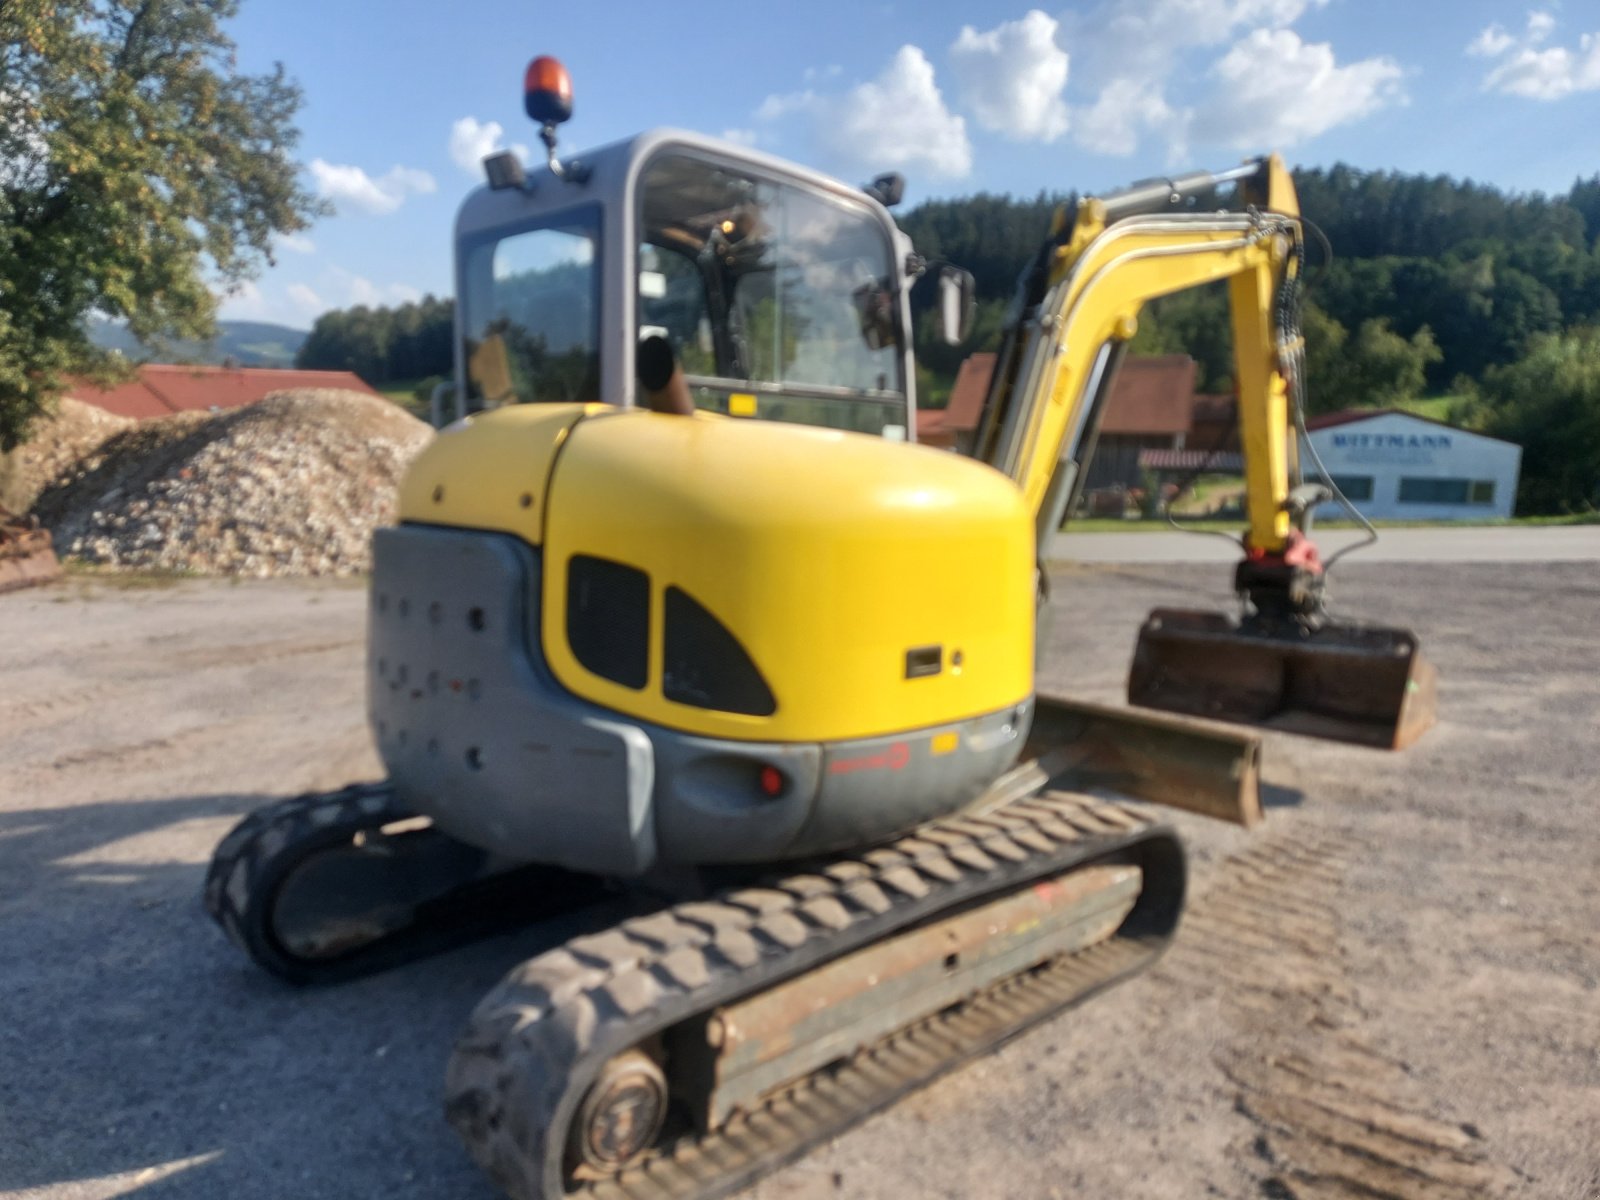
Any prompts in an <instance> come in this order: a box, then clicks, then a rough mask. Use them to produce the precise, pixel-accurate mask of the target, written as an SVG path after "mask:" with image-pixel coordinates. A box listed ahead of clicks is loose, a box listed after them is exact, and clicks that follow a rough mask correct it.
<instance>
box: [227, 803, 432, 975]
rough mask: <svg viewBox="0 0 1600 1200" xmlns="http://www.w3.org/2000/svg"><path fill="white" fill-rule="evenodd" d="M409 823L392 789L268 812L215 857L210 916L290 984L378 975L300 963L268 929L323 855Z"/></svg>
mask: <svg viewBox="0 0 1600 1200" xmlns="http://www.w3.org/2000/svg"><path fill="white" fill-rule="evenodd" d="M408 815H409V814H408V813H406V811H405V810H404V809H402V808H401V807H400V803H399V801H398V799H397V798H396V796H395V793H394V788H393V787H392V786H390V785H389V784H388V783H356V784H351V785H350V786H348V787H344V788H340V789H339V790H338V791H336V792H308V793H306V794H305V795H302V796H295V797H293V798H292V799H289V800H280V801H278V802H277V803H274V804H267V805H263V806H262V807H261V808H258V809H256V810H255V811H254V812H252V813H250V814H248V815H247V816H246V817H245V818H244V819H243V820H241V821H240V822H239V823H238V824H237V825H235V826H234V827H233V828H232V829H231V830H230V831H229V832H228V835H227V837H225V838H223V839H222V841H221V842H220V843H218V845H217V848H216V850H215V851H214V852H213V853H212V856H211V866H210V867H209V868H208V869H207V871H206V882H205V891H204V896H205V905H206V911H207V912H209V913H210V914H211V917H212V919H213V920H214V921H216V922H217V924H218V925H220V926H222V929H223V931H224V932H225V933H226V934H227V935H228V938H229V940H230V941H232V942H233V943H234V945H236V946H238V947H239V948H240V949H241V950H243V951H244V952H245V953H246V954H248V955H249V956H250V957H251V958H252V959H253V960H255V962H256V963H257V965H259V966H261V967H262V968H263V969H265V970H267V971H269V972H271V973H272V974H274V975H277V976H279V977H280V978H283V979H287V980H289V981H290V982H291V983H309V982H322V981H327V982H332V981H334V980H335V979H340V978H348V977H349V976H351V975H354V974H364V973H366V972H368V971H371V970H375V969H378V964H376V963H372V962H369V961H363V962H362V963H361V964H360V966H359V967H358V968H356V969H352V963H351V962H346V961H344V960H335V961H334V962H330V963H328V964H324V965H322V966H320V967H319V966H318V965H317V964H312V963H305V962H302V961H301V960H298V959H296V958H294V957H293V956H292V955H290V954H289V953H288V952H287V951H286V950H285V949H284V948H283V947H282V946H281V945H280V944H279V943H278V941H277V939H276V938H275V937H274V936H273V935H272V932H271V929H270V928H269V922H270V917H271V907H272V900H273V899H274V897H275V895H276V892H277V887H278V885H279V884H280V883H282V882H283V880H284V878H286V877H287V875H288V874H289V873H290V872H291V871H292V870H293V869H294V867H295V866H297V865H298V864H300V863H302V862H304V861H305V859H306V858H307V857H309V855H310V854H313V853H315V852H316V850H318V849H321V848H327V849H333V848H336V847H340V846H345V845H348V844H349V843H350V840H351V839H352V838H353V837H354V836H355V835H356V834H357V833H360V832H362V831H364V830H369V829H376V828H379V827H381V826H383V825H387V824H389V823H390V822H392V821H398V820H401V819H403V818H404V817H406V816H408ZM291 847H292V848H293V849H294V850H295V852H296V853H295V854H294V855H293V856H292V858H290V859H288V860H285V859H284V858H283V855H284V851H285V850H287V849H289V848H291ZM383 965H387V964H386V963H385V964H383Z"/></svg>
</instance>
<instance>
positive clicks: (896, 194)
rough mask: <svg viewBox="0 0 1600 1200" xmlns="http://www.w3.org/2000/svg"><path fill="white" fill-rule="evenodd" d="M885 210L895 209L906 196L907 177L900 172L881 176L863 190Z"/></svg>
mask: <svg viewBox="0 0 1600 1200" xmlns="http://www.w3.org/2000/svg"><path fill="white" fill-rule="evenodd" d="M861 190H862V191H863V192H865V193H866V194H867V195H869V196H871V197H872V198H873V199H874V200H876V201H877V202H878V203H879V204H881V205H883V206H884V207H885V208H893V207H894V206H895V205H896V204H899V203H900V200H901V198H902V197H903V196H904V195H905V194H906V177H905V176H904V175H902V174H900V172H899V171H889V172H886V173H885V174H882V175H879V176H878V177H877V178H876V179H874V180H873V181H872V182H871V183H869V184H867V185H866V186H865V187H863V188H862V189H861Z"/></svg>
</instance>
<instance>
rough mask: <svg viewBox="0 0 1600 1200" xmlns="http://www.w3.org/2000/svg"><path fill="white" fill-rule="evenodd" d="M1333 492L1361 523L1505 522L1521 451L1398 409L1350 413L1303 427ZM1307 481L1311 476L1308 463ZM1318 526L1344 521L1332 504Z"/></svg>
mask: <svg viewBox="0 0 1600 1200" xmlns="http://www.w3.org/2000/svg"><path fill="white" fill-rule="evenodd" d="M1306 428H1307V432H1308V433H1309V434H1310V438H1311V444H1312V446H1313V447H1315V449H1316V452H1317V455H1318V456H1319V457H1320V458H1321V459H1322V462H1323V465H1324V466H1325V467H1327V469H1328V474H1329V475H1331V476H1332V477H1333V480H1334V482H1335V483H1336V484H1338V486H1339V490H1340V491H1342V492H1344V494H1345V495H1346V496H1347V497H1348V498H1349V499H1350V501H1351V503H1353V504H1354V505H1355V506H1356V507H1357V508H1358V509H1360V510H1361V512H1362V513H1364V514H1365V515H1366V516H1368V517H1372V518H1383V519H1386V520H1414V521H1467V520H1482V519H1483V518H1485V517H1509V516H1510V515H1511V511H1512V507H1513V505H1514V504H1515V501H1516V496H1517V475H1518V471H1519V470H1520V468H1521V461H1522V447H1520V446H1517V445H1513V444H1512V443H1510V442H1503V441H1501V440H1500V439H1498V438H1492V437H1486V436H1485V435H1483V434H1481V433H1472V432H1471V431H1469V430H1466V429H1460V428H1458V427H1456V426H1454V425H1445V424H1443V423H1441V422H1438V421H1430V420H1428V419H1427V418H1426V417H1418V416H1415V415H1413V414H1411V413H1407V412H1401V411H1400V410H1398V409H1353V410H1350V411H1348V412H1340V413H1328V414H1325V415H1323V416H1320V417H1312V418H1311V419H1310V420H1308V421H1307V422H1306ZM1303 462H1304V465H1305V470H1306V475H1307V477H1308V478H1310V477H1312V475H1313V464H1312V463H1311V461H1310V458H1309V456H1306V458H1305V459H1303ZM1316 515H1317V516H1318V517H1319V518H1328V517H1338V516H1342V515H1344V510H1343V508H1342V507H1341V506H1340V505H1339V504H1337V503H1333V504H1325V505H1323V506H1321V507H1320V508H1318V509H1317V514H1316Z"/></svg>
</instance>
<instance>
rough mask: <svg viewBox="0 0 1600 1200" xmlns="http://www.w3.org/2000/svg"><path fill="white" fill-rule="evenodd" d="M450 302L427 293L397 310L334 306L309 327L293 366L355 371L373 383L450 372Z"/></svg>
mask: <svg viewBox="0 0 1600 1200" xmlns="http://www.w3.org/2000/svg"><path fill="white" fill-rule="evenodd" d="M452 312H453V306H452V305H451V303H450V301H449V300H436V299H434V298H433V297H432V296H424V297H423V298H422V299H421V300H420V301H418V302H417V303H415V304H402V305H400V306H398V307H397V308H368V307H367V306H366V305H361V306H359V307H356V308H345V309H336V310H334V311H332V312H325V313H323V314H322V315H321V316H320V317H318V318H317V321H316V324H315V325H313V326H312V327H311V333H310V334H309V335H308V336H307V337H306V340H305V341H304V342H303V343H301V346H300V351H299V353H298V354H296V355H295V360H294V362H295V366H297V367H303V368H308V369H313V370H323V371H354V372H355V373H356V374H357V375H359V376H361V378H362V379H364V380H366V381H367V382H368V383H371V384H379V383H393V382H397V381H402V380H404V381H410V380H414V379H423V378H426V377H428V376H433V375H441V376H448V375H449V374H450V356H451V320H452Z"/></svg>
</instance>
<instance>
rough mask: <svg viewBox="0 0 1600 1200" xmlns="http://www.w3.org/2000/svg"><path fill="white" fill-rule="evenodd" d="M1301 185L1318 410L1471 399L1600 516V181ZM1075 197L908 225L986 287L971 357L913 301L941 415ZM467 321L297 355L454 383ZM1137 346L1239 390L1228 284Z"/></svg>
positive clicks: (1558, 486)
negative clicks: (944, 339) (1546, 191)
mask: <svg viewBox="0 0 1600 1200" xmlns="http://www.w3.org/2000/svg"><path fill="white" fill-rule="evenodd" d="M1295 182H1296V184H1297V186H1298V188H1299V191H1300V200H1301V208H1302V211H1303V212H1304V214H1305V215H1306V217H1307V218H1308V219H1309V220H1310V221H1311V222H1314V223H1315V225H1316V227H1317V228H1318V229H1320V230H1321V231H1322V233H1323V234H1325V235H1326V238H1327V241H1328V243H1329V244H1330V245H1331V247H1332V257H1331V259H1330V258H1329V257H1328V256H1327V255H1326V254H1325V253H1324V252H1323V250H1322V247H1321V243H1320V241H1319V240H1318V239H1317V238H1316V237H1313V238H1312V239H1311V242H1312V244H1311V248H1310V263H1311V266H1310V269H1309V271H1308V276H1307V289H1306V299H1307V305H1306V310H1305V313H1304V325H1305V332H1306V340H1307V358H1308V372H1307V373H1308V376H1309V384H1310V388H1309V391H1310V396H1311V403H1312V405H1313V407H1314V408H1316V409H1318V410H1333V409H1341V408H1349V407H1359V406H1383V405H1390V404H1394V403H1397V402H1402V401H1406V400H1410V399H1414V398H1419V397H1423V396H1430V395H1432V396H1438V395H1444V394H1450V395H1453V396H1454V397H1456V399H1455V401H1454V403H1453V404H1452V406H1451V409H1450V416H1451V418H1452V419H1454V420H1458V421H1462V422H1465V423H1469V424H1472V425H1474V426H1476V427H1478V428H1481V429H1483V430H1485V431H1486V432H1489V433H1492V434H1494V435H1496V436H1500V437H1505V438H1508V439H1510V440H1513V441H1516V442H1518V443H1519V444H1522V445H1523V446H1524V448H1525V453H1524V459H1523V475H1524V481H1525V485H1524V488H1523V497H1522V503H1523V505H1524V507H1525V508H1527V509H1529V510H1535V511H1537V510H1545V511H1559V510H1561V509H1571V508H1583V507H1585V506H1588V507H1595V506H1597V505H1600V333H1592V332H1585V329H1586V328H1587V327H1594V326H1600V174H1597V175H1595V176H1594V177H1592V178H1590V179H1587V180H1580V181H1578V182H1577V183H1575V184H1574V185H1573V186H1572V188H1571V189H1570V190H1569V191H1568V192H1567V193H1566V194H1565V195H1557V196H1548V197H1547V196H1540V195H1532V196H1526V195H1516V194H1509V193H1506V192H1502V191H1500V190H1498V189H1496V188H1493V187H1490V186H1487V185H1484V184H1478V183H1472V182H1460V181H1456V180H1452V179H1449V178H1445V177H1442V176H1422V175H1403V174H1398V173H1393V172H1371V171H1360V170H1356V169H1354V168H1352V167H1346V166H1334V167H1331V168H1317V169H1313V170H1302V171H1297V172H1296V173H1295ZM1071 199H1072V198H1071V197H1070V196H1066V195H1060V196H1052V195H1047V194H1041V195H1039V196H1037V197H1034V198H1032V199H1021V200H1019V199H1013V198H1011V197H1007V196H993V195H976V196H971V197H966V198H963V199H959V200H937V201H929V202H927V203H924V204H922V205H919V206H918V207H917V208H915V209H912V210H910V211H909V212H906V213H904V214H901V215H900V217H899V219H900V224H901V226H902V227H903V228H904V229H905V230H906V232H907V233H908V234H910V235H911V238H912V240H913V242H914V244H915V245H916V247H917V249H918V251H919V252H920V253H921V254H923V255H924V256H926V257H927V258H929V259H930V260H943V261H948V262H952V263H955V264H957V265H959V266H963V267H966V268H967V269H968V270H970V271H971V272H972V273H973V275H974V276H975V277H976V279H977V283H978V294H979V311H978V319H977V321H976V323H975V327H974V331H973V336H972V337H971V338H970V339H969V340H968V342H967V343H966V344H964V345H962V346H959V347H949V346H945V345H943V344H942V343H939V342H938V340H937V339H936V338H935V337H934V336H933V332H934V330H933V323H932V315H931V313H929V312H927V311H924V310H925V301H926V300H928V299H931V297H930V296H925V295H924V293H926V292H930V291H931V289H929V288H922V287H919V288H918V289H917V290H916V292H914V293H913V305H914V308H916V309H917V310H919V316H918V320H917V331H916V333H917V336H916V341H917V349H918V359H919V363H920V369H919V394H920V396H921V397H922V400H923V402H924V403H928V402H930V401H931V402H933V403H934V404H938V403H942V401H943V398H944V397H945V396H946V395H947V394H948V390H949V386H950V380H951V379H952V378H953V376H954V374H955V370H956V367H957V366H958V365H959V363H960V361H961V360H962V359H963V358H964V357H965V356H966V355H967V354H969V353H971V352H972V351H974V350H983V349H991V348H993V346H994V344H995V343H996V341H997V340H998V337H999V333H1000V326H1001V322H1002V320H1003V317H1004V312H1005V309H1006V305H1007V303H1008V302H1009V300H1010V298H1011V295H1012V292H1013V289H1014V287H1015V284H1016V279H1017V276H1018V274H1019V272H1020V271H1021V270H1022V268H1023V266H1024V265H1025V264H1026V262H1027V261H1028V259H1029V257H1030V256H1031V255H1032V254H1033V253H1034V252H1035V251H1036V250H1037V249H1038V247H1039V244H1040V242H1041V240H1042V239H1043V238H1044V236H1045V234H1046V232H1047V231H1048V228H1049V223H1050V215H1051V212H1052V211H1053V209H1054V208H1055V206H1056V205H1057V204H1058V203H1061V202H1070V201H1071ZM449 321H450V312H449V304H448V303H447V302H445V301H437V300H433V299H431V298H430V299H429V300H427V301H425V302H423V303H422V304H417V305H404V306H402V307H400V308H398V309H364V308H358V309H351V310H346V311H344V312H334V313H328V314H325V315H324V316H323V317H322V318H320V319H319V320H318V322H317V325H316V328H314V329H313V330H312V333H311V336H310V337H309V338H308V339H307V341H306V343H305V345H304V346H303V347H302V348H301V351H300V355H299V359H298V362H299V365H301V366H306V367H333V368H347V369H353V370H355V371H356V372H357V373H358V374H360V375H362V376H363V378H365V379H367V380H368V381H369V382H371V383H386V382H391V381H396V380H415V379H418V378H419V377H427V376H443V375H446V374H448V372H449V369H450V363H449V354H450V349H449V347H450V339H449V332H448V327H449ZM1133 349H1134V351H1135V352H1136V353H1168V352H1187V353H1189V354H1192V355H1193V356H1194V357H1195V358H1196V359H1197V360H1198V361H1199V362H1200V364H1201V370H1200V384H1199V386H1200V387H1201V388H1202V390H1206V391H1214V392H1225V391H1228V390H1229V389H1230V388H1231V386H1232V380H1231V373H1232V364H1231V361H1230V360H1231V354H1232V351H1231V347H1230V341H1229V335H1228V321H1227V309H1226V296H1225V294H1224V292H1223V289H1222V288H1221V286H1220V285H1219V286H1215V287H1212V288H1207V289H1202V290H1200V291H1197V292H1193V293H1187V294H1184V295H1180V296H1175V297H1171V298H1169V299H1167V300H1165V301H1161V302H1158V303H1156V304H1153V305H1151V306H1149V308H1147V309H1146V311H1145V312H1144V313H1143V314H1142V315H1141V317H1140V321H1139V333H1138V336H1137V337H1136V338H1135V340H1134V345H1133ZM1546 443H1548V450H1547V449H1545V448H1543V447H1544V446H1545V444H1546ZM1552 455H1553V456H1555V458H1557V459H1559V460H1560V461H1559V462H1555V461H1547V458H1549V457H1550V456H1552ZM1583 455H1587V459H1584V458H1583V457H1582V456H1583Z"/></svg>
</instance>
